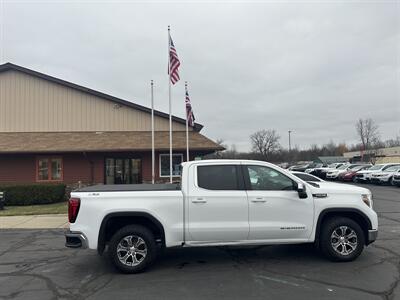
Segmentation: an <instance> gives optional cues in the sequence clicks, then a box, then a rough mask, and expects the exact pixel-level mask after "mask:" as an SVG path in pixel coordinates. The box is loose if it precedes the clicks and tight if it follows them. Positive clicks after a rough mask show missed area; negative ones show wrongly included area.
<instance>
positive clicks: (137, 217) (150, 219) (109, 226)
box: [97, 212, 165, 255]
mask: <svg viewBox="0 0 400 300" xmlns="http://www.w3.org/2000/svg"><path fill="white" fill-rule="evenodd" d="M131 224H137V225H143V226H145V227H147V228H148V229H150V230H151V231H152V233H153V234H154V236H155V238H156V241H158V242H160V243H161V246H162V247H164V246H165V231H164V226H163V225H162V224H161V222H160V221H159V220H158V219H157V218H156V217H154V216H152V215H151V214H149V213H146V212H114V213H109V214H108V215H106V216H105V217H104V218H103V220H102V222H101V225H100V230H99V236H98V241H97V252H98V253H99V254H100V255H101V254H103V252H104V249H105V246H106V244H107V242H108V241H109V240H110V238H111V237H112V235H113V234H114V233H115V232H116V231H117V230H118V229H120V228H122V227H124V226H127V225H131Z"/></svg>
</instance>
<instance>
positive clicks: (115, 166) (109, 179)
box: [104, 158, 142, 184]
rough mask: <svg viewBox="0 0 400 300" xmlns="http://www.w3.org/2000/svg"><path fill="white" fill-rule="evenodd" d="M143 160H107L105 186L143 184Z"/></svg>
mask: <svg viewBox="0 0 400 300" xmlns="http://www.w3.org/2000/svg"><path fill="white" fill-rule="evenodd" d="M141 165H142V161H141V159H136V158H106V159H105V180H104V181H105V184H132V183H141V182H142V178H141V174H142V171H141V167H142V166H141Z"/></svg>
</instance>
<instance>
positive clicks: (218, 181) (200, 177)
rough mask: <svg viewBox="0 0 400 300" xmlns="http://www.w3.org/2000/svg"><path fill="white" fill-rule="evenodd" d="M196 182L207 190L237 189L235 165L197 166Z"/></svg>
mask: <svg viewBox="0 0 400 300" xmlns="http://www.w3.org/2000/svg"><path fill="white" fill-rule="evenodd" d="M197 184H198V186H199V187H201V188H203V189H207V190H238V189H239V187H238V186H239V185H238V176H237V170H236V166H235V165H217V166H198V167H197Z"/></svg>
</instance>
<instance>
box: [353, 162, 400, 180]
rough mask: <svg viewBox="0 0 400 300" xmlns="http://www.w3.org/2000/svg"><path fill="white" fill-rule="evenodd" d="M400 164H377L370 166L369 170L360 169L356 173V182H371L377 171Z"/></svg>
mask: <svg viewBox="0 0 400 300" xmlns="http://www.w3.org/2000/svg"><path fill="white" fill-rule="evenodd" d="M396 165H399V164H376V165H374V166H372V167H371V168H369V169H368V170H362V171H358V172H357V173H356V179H355V181H356V182H369V181H370V179H371V175H372V174H373V173H376V172H381V171H385V170H386V169H387V168H390V167H391V166H396Z"/></svg>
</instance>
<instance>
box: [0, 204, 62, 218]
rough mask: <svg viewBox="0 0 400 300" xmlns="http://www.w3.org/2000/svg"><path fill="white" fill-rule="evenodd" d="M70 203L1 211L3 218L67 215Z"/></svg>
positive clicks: (6, 208)
mask: <svg viewBox="0 0 400 300" xmlns="http://www.w3.org/2000/svg"><path fill="white" fill-rule="evenodd" d="M67 204H68V202H59V203H53V204H41V205H27V206H6V207H5V208H4V210H0V217H1V216H21V215H47V214H66V213H68V208H67Z"/></svg>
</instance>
